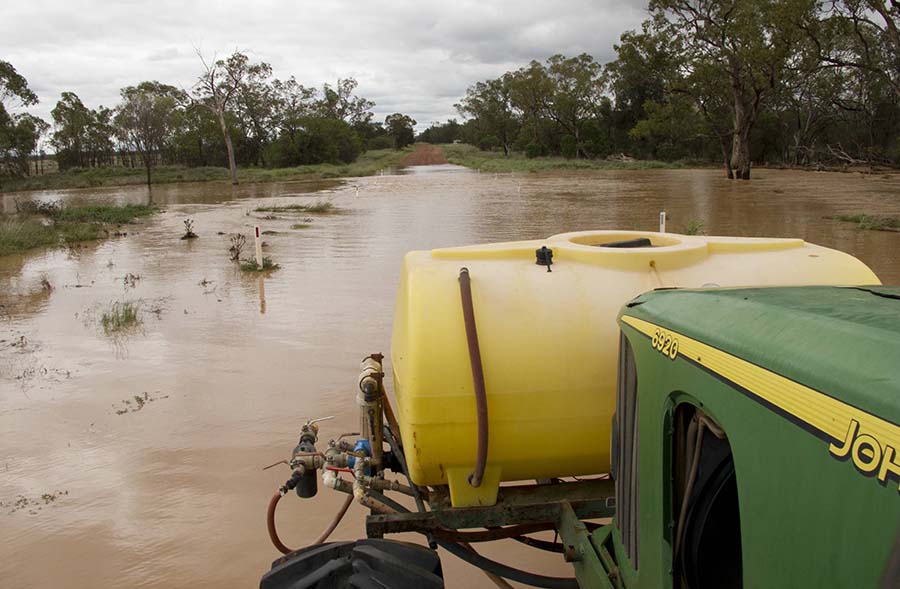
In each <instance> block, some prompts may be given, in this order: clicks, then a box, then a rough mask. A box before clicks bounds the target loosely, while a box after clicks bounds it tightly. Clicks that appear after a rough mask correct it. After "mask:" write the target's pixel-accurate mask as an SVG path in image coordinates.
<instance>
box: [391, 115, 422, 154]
mask: <svg viewBox="0 0 900 589" xmlns="http://www.w3.org/2000/svg"><path fill="white" fill-rule="evenodd" d="M415 126H416V120H415V119H413V118H412V117H410V116H409V115H404V114H401V113H398V112H395V113H394V114H392V115H388V116H387V117H385V119H384V127H385V128H386V129H387V132H388V135H390V136H391V138H392V139H393V140H394V148H395V149H402V148H404V147H406V146H407V145H412V143H413V141H415V136H416V134H415Z"/></svg>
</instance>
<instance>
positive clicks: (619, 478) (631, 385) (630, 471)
mask: <svg viewBox="0 0 900 589" xmlns="http://www.w3.org/2000/svg"><path fill="white" fill-rule="evenodd" d="M637 403H638V401H637V367H636V366H635V363H634V352H633V351H632V349H631V344H630V343H629V341H628V338H626V337H625V335H624V334H622V335H621V337H620V340H619V388H618V393H617V395H616V415H615V418H614V420H615V423H614V424H613V425H614V427H613V460H612V462H613V477H615V481H616V512H617V517H616V519H617V521H618V525H619V530H620V532H621V533H622V543H623V544H624V546H625V550H626V552H627V553H628V558H629V559H630V560H631V564H632V566H634V568H635V569H637V567H638V471H637V458H638V429H637Z"/></svg>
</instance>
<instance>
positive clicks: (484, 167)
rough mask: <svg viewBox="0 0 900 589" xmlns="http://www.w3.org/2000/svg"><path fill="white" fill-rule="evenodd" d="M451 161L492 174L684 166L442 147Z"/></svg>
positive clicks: (467, 146)
mask: <svg viewBox="0 0 900 589" xmlns="http://www.w3.org/2000/svg"><path fill="white" fill-rule="evenodd" d="M441 147H442V148H443V150H444V155H446V156H447V161H449V162H450V163H451V164H456V165H458V166H465V167H467V168H472V169H475V170H480V171H482V172H489V173H507V172H543V171H549V170H653V169H678V168H683V167H684V166H683V165H682V164H680V163H677V162H661V161H656V160H633V161H620V160H602V159H600V160H585V159H566V158H562V157H536V158H527V157H525V156H524V155H523V154H520V153H512V154H510V155H508V156H504V155H503V153H502V152H494V151H481V150H480V149H478V148H477V147H474V146H472V145H465V144H453V145H442V146H441Z"/></svg>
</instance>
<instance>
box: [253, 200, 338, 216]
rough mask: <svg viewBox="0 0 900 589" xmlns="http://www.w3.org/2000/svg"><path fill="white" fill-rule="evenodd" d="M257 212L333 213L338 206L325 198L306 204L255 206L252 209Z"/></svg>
mask: <svg viewBox="0 0 900 589" xmlns="http://www.w3.org/2000/svg"><path fill="white" fill-rule="evenodd" d="M253 210H254V211H256V212H257V213H319V214H324V213H335V212H337V211H338V208H337V207H336V206H334V203H331V202H328V201H327V200H317V201H316V202H314V203H312V204H308V205H303V204H289V205H273V206H270V207H256V208H255V209H253Z"/></svg>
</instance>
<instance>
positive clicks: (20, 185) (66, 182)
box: [0, 148, 412, 192]
mask: <svg viewBox="0 0 900 589" xmlns="http://www.w3.org/2000/svg"><path fill="white" fill-rule="evenodd" d="M411 150H412V149H411V148H407V149H402V150H396V149H374V150H370V151H367V152H366V153H364V154H362V155H361V156H359V158H358V159H357V160H356V161H355V162H353V163H350V164H315V165H309V166H297V167H293V168H273V169H267V168H239V169H238V180H240V181H241V182H247V183H254V182H287V181H291V180H318V179H324V178H351V177H357V176H374V175H375V174H377V173H378V172H379V171H381V170H383V169H385V168H390V167H395V166H397V165H399V163H400V161H401V160H402V159H403V158H404V157H406V155H407V154H409V153H410V151H411ZM228 180H229V175H228V168H224V167H223V168H219V167H201V168H186V167H183V166H159V167H157V168H154V169H153V175H152V181H153V184H172V183H176V182H216V181H222V182H225V181H228ZM146 182H147V172H146V171H145V170H144V169H143V168H123V167H104V168H73V169H70V170H67V171H65V172H59V173H55V174H43V175H39V176H29V177H27V178H18V179H14V180H9V181H5V182H4V183H3V185H2V186H0V192H15V191H19V190H45V189H59V188H93V187H96V186H127V185H132V184H145V183H146Z"/></svg>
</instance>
